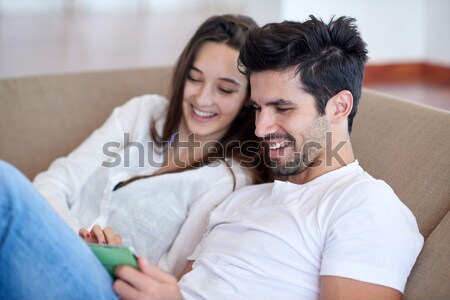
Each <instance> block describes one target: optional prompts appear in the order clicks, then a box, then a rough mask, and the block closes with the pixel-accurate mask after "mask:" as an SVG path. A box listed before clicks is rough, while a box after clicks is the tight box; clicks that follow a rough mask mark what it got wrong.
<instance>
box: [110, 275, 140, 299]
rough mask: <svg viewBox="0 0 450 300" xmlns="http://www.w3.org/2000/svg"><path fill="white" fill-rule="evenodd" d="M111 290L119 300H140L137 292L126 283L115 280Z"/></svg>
mask: <svg viewBox="0 0 450 300" xmlns="http://www.w3.org/2000/svg"><path fill="white" fill-rule="evenodd" d="M113 289H114V290H115V291H116V293H117V294H119V296H120V299H124V300H128V299H130V300H131V299H140V298H142V297H140V294H139V291H138V290H136V289H135V288H134V287H133V286H131V285H130V284H128V283H127V282H125V281H123V280H121V279H117V280H116V281H114V283H113Z"/></svg>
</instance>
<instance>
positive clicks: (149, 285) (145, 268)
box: [113, 257, 183, 300]
mask: <svg viewBox="0 0 450 300" xmlns="http://www.w3.org/2000/svg"><path fill="white" fill-rule="evenodd" d="M138 265H139V269H140V270H136V269H134V268H132V267H130V266H119V267H117V268H116V271H115V274H116V276H117V278H118V279H117V280H116V281H115V282H114V284H113V288H114V290H115V291H116V292H117V293H118V294H119V295H120V299H126V300H128V299H130V300H131V299H148V300H152V299H160V300H163V299H170V300H176V299H179V300H182V299H183V297H182V296H181V293H180V289H179V288H178V284H177V279H176V278H175V277H174V276H172V275H170V274H167V273H166V272H164V271H162V270H161V269H160V268H158V267H157V266H154V265H151V264H149V263H148V262H147V261H146V260H145V259H144V258H143V257H139V259H138Z"/></svg>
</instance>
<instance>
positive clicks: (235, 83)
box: [191, 66, 241, 87]
mask: <svg viewBox="0 0 450 300" xmlns="http://www.w3.org/2000/svg"><path fill="white" fill-rule="evenodd" d="M191 70H194V71H196V72H199V73H201V74H203V72H202V71H201V70H200V69H199V68H197V67H196V66H192V67H191ZM219 80H222V81H226V82H229V83H232V84H234V85H237V86H238V87H241V83H240V82H239V81H237V80H235V79H233V78H228V77H220V78H219Z"/></svg>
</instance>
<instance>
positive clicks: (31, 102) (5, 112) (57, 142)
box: [0, 67, 171, 179]
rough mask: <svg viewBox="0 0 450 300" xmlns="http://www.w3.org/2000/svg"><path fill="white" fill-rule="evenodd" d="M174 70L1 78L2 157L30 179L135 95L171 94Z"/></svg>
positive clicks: (0, 128) (80, 140)
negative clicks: (169, 92)
mask: <svg viewBox="0 0 450 300" xmlns="http://www.w3.org/2000/svg"><path fill="white" fill-rule="evenodd" d="M170 79H171V68H164V67H163V68H147V69H133V70H119V71H104V72H87V73H76V74H63V75H50V76H37V77H24V78H13V79H3V80H0V139H1V142H0V159H2V160H6V161H8V162H10V163H12V164H13V165H14V166H16V167H17V168H19V169H20V170H21V171H22V172H23V173H24V174H25V175H27V176H28V178H30V179H32V178H34V176H35V175H36V174H37V173H38V172H40V171H43V170H46V169H47V168H48V166H49V164H50V163H51V162H52V161H53V160H54V159H55V158H57V157H60V156H65V155H67V154H68V153H69V152H70V151H71V150H73V149H74V148H75V147H76V146H78V145H79V144H80V143H81V142H82V141H83V140H84V139H85V138H87V137H88V135H89V134H90V133H92V131H93V130H94V129H96V128H97V127H99V126H100V125H101V124H102V123H103V122H104V121H105V120H106V118H107V117H108V116H109V115H110V114H111V112H112V110H113V108H114V107H115V106H118V105H120V104H122V103H124V102H126V101H127V100H129V99H131V98H132V97H135V96H140V95H143V94H150V93H156V94H161V95H167V92H168V86H169V85H170Z"/></svg>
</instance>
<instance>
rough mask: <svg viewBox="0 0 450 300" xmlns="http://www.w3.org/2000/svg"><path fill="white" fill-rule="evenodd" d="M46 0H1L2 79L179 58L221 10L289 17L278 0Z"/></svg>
mask: <svg viewBox="0 0 450 300" xmlns="http://www.w3.org/2000/svg"><path fill="white" fill-rule="evenodd" d="M43 1H45V2H39V3H38V2H37V1H36V0H0V78H5V77H17V76H29V75H39V74H52V73H65V72H78V71H90V70H110V69H122V68H135V67H148V66H166V65H173V64H174V63H175V61H176V59H177V57H178V55H179V54H180V52H181V51H182V49H183V47H184V46H185V44H186V43H187V41H188V40H189V38H190V37H191V36H192V34H193V33H194V31H195V30H196V28H197V27H198V26H199V25H200V23H201V22H203V21H204V20H205V19H206V18H207V17H209V16H211V15H213V14H224V13H235V14H246V15H250V16H252V17H253V18H254V19H255V21H256V22H258V23H259V24H265V23H267V22H274V21H279V20H280V16H281V13H280V2H279V1H276V0H247V1H241V0H221V1H218V0H195V1H193V0H189V1H186V0H170V1H168V0H166V1H160V0H126V1H124V0H78V1H72V0H70V1H69V0H43ZM33 3H34V4H33Z"/></svg>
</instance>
